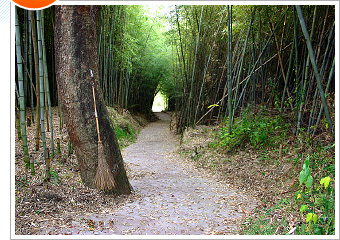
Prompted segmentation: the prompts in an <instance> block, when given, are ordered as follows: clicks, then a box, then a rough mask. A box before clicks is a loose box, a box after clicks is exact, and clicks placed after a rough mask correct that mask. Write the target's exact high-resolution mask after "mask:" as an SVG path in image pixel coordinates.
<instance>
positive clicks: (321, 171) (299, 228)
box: [180, 106, 335, 235]
mask: <svg viewBox="0 0 340 240" xmlns="http://www.w3.org/2000/svg"><path fill="white" fill-rule="evenodd" d="M291 119H292V120H291ZM295 127H296V126H295V119H294V117H290V118H289V116H285V115H283V114H280V113H279V112H278V111H275V110H271V109H266V108H265V107H261V106H260V107H258V108H257V109H255V110H254V109H251V108H250V107H248V108H246V109H245V110H244V111H243V112H242V113H241V115H240V117H237V118H235V121H234V124H233V128H232V129H233V131H232V133H231V134H229V133H228V119H226V120H225V121H224V122H223V123H222V124H221V125H220V126H218V127H211V128H210V130H206V129H209V128H208V127H206V128H205V127H204V128H201V130H200V129H199V128H198V129H194V130H193V133H191V136H190V132H189V133H188V134H187V136H188V137H186V138H185V140H184V143H183V147H182V149H181V152H180V153H181V154H182V155H183V156H186V157H187V158H190V159H191V160H192V161H194V162H196V163H197V164H199V166H203V167H204V168H207V169H209V170H211V171H212V172H219V173H220V175H222V176H225V178H226V180H227V181H228V182H230V181H232V182H233V183H236V182H237V184H240V186H241V187H242V186H244V187H245V189H248V192H249V194H255V195H257V196H261V197H258V199H257V200H259V202H260V204H259V205H258V206H257V207H256V208H255V209H254V211H253V213H252V214H249V216H245V218H244V220H243V224H242V226H241V228H240V234H242V235H253V234H260V235H291V234H296V235H318V234H325V235H327V234H334V225H335V210H334V209H335V207H334V206H335V205H334V202H335V187H334V185H335V183H334V180H335V144H334V140H333V139H332V137H331V134H328V133H327V129H326V127H322V126H321V127H320V128H321V129H320V130H321V131H320V132H321V133H320V134H319V135H317V136H314V137H313V138H311V136H310V135H308V134H307V132H306V131H305V130H304V129H301V130H300V132H299V134H298V135H297V136H296V135H295V131H294V130H295ZM208 135H209V137H208ZM208 138H210V141H209V142H208V143H207V144H206V145H205V146H202V144H201V141H204V139H208ZM185 144H187V145H185ZM190 144H192V146H191V147H190ZM199 144H201V145H199ZM249 180H250V181H251V182H252V184H251V185H249V184H248V185H247V181H249ZM243 181H244V183H243Z"/></svg>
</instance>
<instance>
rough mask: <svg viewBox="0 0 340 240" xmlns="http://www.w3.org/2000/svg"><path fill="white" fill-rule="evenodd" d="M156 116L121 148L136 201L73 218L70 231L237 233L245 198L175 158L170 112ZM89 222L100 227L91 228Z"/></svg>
mask: <svg viewBox="0 0 340 240" xmlns="http://www.w3.org/2000/svg"><path fill="white" fill-rule="evenodd" d="M157 115H158V117H159V118H160V119H161V120H160V121H157V122H153V123H150V124H149V125H148V126H147V127H146V128H144V129H143V130H142V131H141V133H140V135H139V137H138V139H137V142H136V143H134V144H132V145H130V146H129V147H126V148H125V149H124V150H123V157H124V161H125V163H126V165H127V168H128V169H129V175H130V176H129V179H130V183H131V185H132V186H133V188H134V190H135V193H134V194H136V195H138V197H137V198H136V200H134V201H130V202H129V201H128V202H127V203H126V204H124V205H123V206H122V207H120V208H118V209H112V212H109V213H107V214H95V215H93V214H92V215H84V216H82V218H85V219H87V223H84V221H78V222H77V221H74V222H73V224H72V225H73V229H72V234H79V235H81V234H96V235H97V234H140V235H144V234H148V235H151V234H162V235H163V234H177V235H183V234H194V235H198V234H236V233H237V232H236V231H237V227H236V223H237V222H238V221H240V220H241V218H242V217H244V216H245V214H247V212H248V211H249V210H250V204H249V202H250V201H249V199H248V200H247V198H246V197H245V196H244V195H241V194H240V193H239V192H237V191H235V190H232V189H231V188H229V186H228V185H227V184H225V183H221V182H219V181H217V179H215V178H213V177H211V176H210V177H209V176H207V175H206V174H201V173H199V172H198V171H197V170H195V169H193V168H189V167H188V166H187V164H186V163H185V162H183V161H181V160H179V158H176V154H172V152H173V151H174V150H175V149H176V148H177V147H178V144H179V143H178V141H177V139H176V138H175V137H173V135H172V134H171V133H170V131H169V121H170V117H169V115H167V114H165V113H157ZM80 219H81V218H80ZM89 221H90V223H91V222H92V223H93V224H97V225H98V226H96V228H95V229H91V227H89V226H90V224H89Z"/></svg>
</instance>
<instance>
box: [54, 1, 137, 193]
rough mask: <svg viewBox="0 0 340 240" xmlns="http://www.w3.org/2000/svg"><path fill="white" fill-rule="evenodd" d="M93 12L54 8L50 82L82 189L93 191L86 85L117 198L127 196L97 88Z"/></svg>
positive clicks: (92, 128) (94, 160)
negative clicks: (52, 77) (54, 82)
mask: <svg viewBox="0 0 340 240" xmlns="http://www.w3.org/2000/svg"><path fill="white" fill-rule="evenodd" d="M98 13H99V7H98V6H56V16H55V31H54V38H55V52H56V56H55V57H56V78H57V84H58V91H59V96H60V102H61V108H62V112H63V115H64V121H65V124H66V128H67V131H68V134H69V137H70V139H71V142H72V144H73V146H74V152H75V154H76V156H77V159H78V164H79V170H80V176H81V179H82V181H83V183H84V184H85V185H87V186H89V187H91V188H95V184H94V179H95V175H96V171H97V165H98V141H97V130H96V121H95V114H94V103H93V97H92V84H93V83H94V86H95V90H96V91H95V92H96V104H97V114H98V121H99V126H100V136H101V140H102V144H103V147H104V154H105V160H106V161H107V163H108V165H109V168H110V171H111V173H112V174H113V176H114V178H115V181H116V183H117V185H116V189H115V190H114V192H115V193H117V194H129V193H130V192H131V186H130V184H129V181H128V179H127V176H126V172H125V169H124V164H123V158H122V156H121V153H120V149H119V145H118V142H117V137H116V134H115V132H114V128H113V125H112V122H111V121H110V119H109V115H108V112H107V109H106V106H105V103H104V100H103V96H102V93H101V90H100V84H99V72H98V55H97V48H98V44H97V31H96V30H97V16H98Z"/></svg>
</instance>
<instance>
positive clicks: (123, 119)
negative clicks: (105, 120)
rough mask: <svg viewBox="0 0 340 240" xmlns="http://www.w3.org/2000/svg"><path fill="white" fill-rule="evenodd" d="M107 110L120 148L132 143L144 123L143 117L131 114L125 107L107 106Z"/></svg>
mask: <svg viewBox="0 0 340 240" xmlns="http://www.w3.org/2000/svg"><path fill="white" fill-rule="evenodd" d="M108 112H109V115H110V117H111V121H112V124H113V127H114V129H115V132H116V136H117V139H118V144H119V146H120V148H121V149H122V148H124V147H126V146H128V145H130V144H131V143H133V142H134V141H135V140H136V138H137V136H138V133H139V131H140V130H141V128H142V126H144V125H145V124H146V120H145V119H142V117H141V116H138V117H137V116H132V114H131V113H130V112H129V111H128V110H126V109H121V108H111V107H108Z"/></svg>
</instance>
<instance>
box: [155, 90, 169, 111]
mask: <svg viewBox="0 0 340 240" xmlns="http://www.w3.org/2000/svg"><path fill="white" fill-rule="evenodd" d="M165 108H166V98H165V96H164V95H163V94H161V93H160V92H158V93H157V95H156V96H155V99H154V100H153V105H152V111H153V112H161V111H163V110H165Z"/></svg>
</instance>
